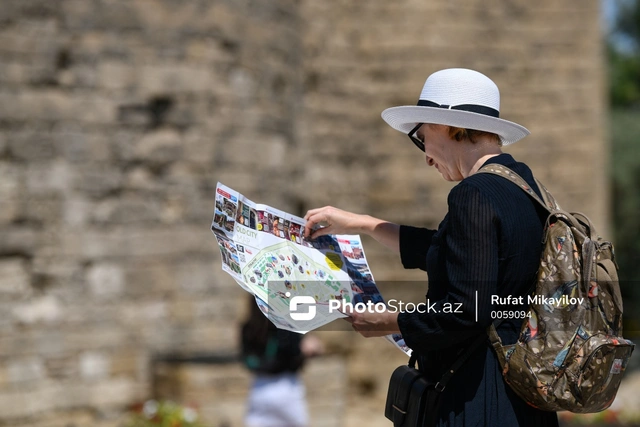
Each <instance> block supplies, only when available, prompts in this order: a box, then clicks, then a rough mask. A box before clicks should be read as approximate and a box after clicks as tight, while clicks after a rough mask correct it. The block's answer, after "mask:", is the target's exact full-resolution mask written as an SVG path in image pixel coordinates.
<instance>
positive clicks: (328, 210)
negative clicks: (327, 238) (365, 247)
mask: <svg viewBox="0 0 640 427" xmlns="http://www.w3.org/2000/svg"><path fill="white" fill-rule="evenodd" d="M304 219H305V220H307V225H306V226H305V229H304V237H305V238H310V239H315V238H317V237H320V236H324V235H326V234H350V233H362V232H366V231H365V227H366V224H367V220H368V219H369V220H370V219H372V218H371V217H368V216H367V215H359V214H355V213H353V212H347V211H343V210H342V209H338V208H334V207H333V206H325V207H323V208H318V209H311V210H310V211H308V212H307V214H306V215H305V216H304Z"/></svg>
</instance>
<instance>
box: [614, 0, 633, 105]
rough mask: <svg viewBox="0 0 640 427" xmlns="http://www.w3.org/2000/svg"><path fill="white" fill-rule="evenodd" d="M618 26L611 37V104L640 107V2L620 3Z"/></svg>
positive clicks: (616, 24)
mask: <svg viewBox="0 0 640 427" xmlns="http://www.w3.org/2000/svg"><path fill="white" fill-rule="evenodd" d="M616 4H617V5H618V11H617V13H616V20H615V26H614V28H613V32H612V33H611V34H609V39H608V41H607V51H608V60H609V89H610V99H611V105H612V106H614V107H617V108H620V107H622V108H624V107H634V106H635V107H640V1H638V0H632V1H618V2H617V3H616Z"/></svg>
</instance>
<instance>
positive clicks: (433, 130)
mask: <svg viewBox="0 0 640 427" xmlns="http://www.w3.org/2000/svg"><path fill="white" fill-rule="evenodd" d="M448 132H449V127H448V126H444V125H433V124H429V123H425V124H423V125H422V126H421V127H420V128H419V129H418V131H417V132H416V136H417V137H418V138H419V139H421V140H422V141H423V142H424V153H425V159H426V161H427V165H429V166H434V167H435V168H436V169H437V170H438V172H440V174H441V175H442V177H443V178H444V179H445V180H447V181H460V180H462V179H463V178H464V176H462V173H461V172H460V163H461V162H460V155H461V152H460V148H461V146H462V144H461V143H459V142H458V141H454V140H453V139H451V137H450V136H449V133H448Z"/></svg>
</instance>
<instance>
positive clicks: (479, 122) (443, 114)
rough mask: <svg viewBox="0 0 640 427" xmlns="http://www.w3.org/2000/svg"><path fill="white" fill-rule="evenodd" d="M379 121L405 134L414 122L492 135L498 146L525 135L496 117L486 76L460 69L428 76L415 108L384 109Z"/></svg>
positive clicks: (494, 90)
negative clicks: (500, 142)
mask: <svg viewBox="0 0 640 427" xmlns="http://www.w3.org/2000/svg"><path fill="white" fill-rule="evenodd" d="M382 118H383V119H384V121H385V122H387V123H388V124H389V126H391V127H392V128H394V129H396V130H399V131H400V132H402V133H407V134H408V133H409V132H411V130H412V129H413V128H415V127H416V126H417V125H418V123H432V124H441V125H448V126H455V127H459V128H463V129H475V130H482V131H485V132H491V133H495V134H497V135H499V136H500V140H501V141H502V145H509V144H513V143H514V142H516V141H519V140H521V139H522V138H524V137H525V136H527V135H529V131H528V130H527V129H526V128H525V127H523V126H520V125H519V124H517V123H513V122H510V121H508V120H503V119H501V118H500V91H499V90H498V86H496V84H495V83H494V82H493V81H492V80H491V79H490V78H489V77H487V76H485V75H484V74H482V73H479V72H477V71H473V70H467V69H464V68H450V69H446V70H441V71H437V72H435V73H433V74H431V75H430V76H429V77H428V78H427V81H426V82H425V83H424V87H423V88H422V93H421V94H420V100H419V101H418V105H405V106H402V107H392V108H387V109H386V110H384V111H383V112H382Z"/></svg>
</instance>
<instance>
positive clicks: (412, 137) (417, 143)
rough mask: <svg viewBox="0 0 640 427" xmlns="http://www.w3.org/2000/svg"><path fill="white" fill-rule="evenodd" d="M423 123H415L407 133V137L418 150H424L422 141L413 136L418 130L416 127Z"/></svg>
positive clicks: (418, 127)
mask: <svg viewBox="0 0 640 427" xmlns="http://www.w3.org/2000/svg"><path fill="white" fill-rule="evenodd" d="M423 124H424V123H418V124H417V125H416V127H414V128H413V129H411V130H410V131H409V133H408V134H407V135H409V138H410V139H411V141H412V142H413V143H414V144H416V147H418V148H419V149H420V150H422V151H424V142H422V140H420V139H419V138H418V137H417V136H415V134H416V132H418V129H420V126H422V125H423Z"/></svg>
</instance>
